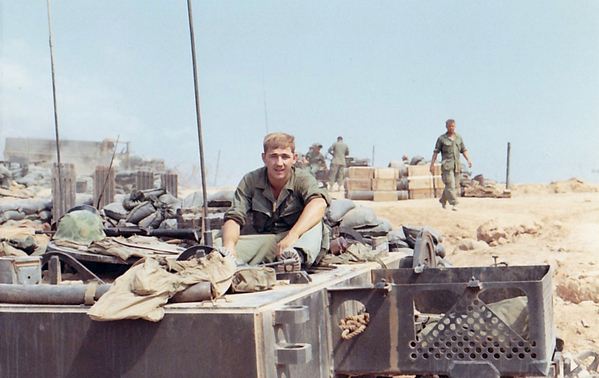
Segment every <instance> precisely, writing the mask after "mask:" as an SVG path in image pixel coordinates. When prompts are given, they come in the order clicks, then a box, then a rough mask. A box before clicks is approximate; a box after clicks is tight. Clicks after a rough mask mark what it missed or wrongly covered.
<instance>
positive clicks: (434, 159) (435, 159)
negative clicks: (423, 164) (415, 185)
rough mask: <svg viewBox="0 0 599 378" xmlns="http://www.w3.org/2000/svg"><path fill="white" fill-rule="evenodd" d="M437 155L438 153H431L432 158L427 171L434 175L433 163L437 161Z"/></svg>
mask: <svg viewBox="0 0 599 378" xmlns="http://www.w3.org/2000/svg"><path fill="white" fill-rule="evenodd" d="M437 155H439V153H438V152H437V151H435V152H433V157H432V158H431V166H430V168H429V170H430V171H431V173H432V174H433V175H434V174H435V162H436V161H437Z"/></svg>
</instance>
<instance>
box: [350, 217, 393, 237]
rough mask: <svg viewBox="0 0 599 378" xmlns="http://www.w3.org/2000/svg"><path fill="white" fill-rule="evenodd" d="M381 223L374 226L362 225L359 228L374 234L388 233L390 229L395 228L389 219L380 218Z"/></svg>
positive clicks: (360, 230) (361, 230) (358, 229)
mask: <svg viewBox="0 0 599 378" xmlns="http://www.w3.org/2000/svg"><path fill="white" fill-rule="evenodd" d="M378 222H379V224H378V225H376V226H374V227H361V228H357V229H356V230H357V231H358V232H368V233H373V234H387V233H388V232H389V231H391V230H392V229H393V225H392V224H391V222H390V221H389V220H388V219H385V218H379V219H378Z"/></svg>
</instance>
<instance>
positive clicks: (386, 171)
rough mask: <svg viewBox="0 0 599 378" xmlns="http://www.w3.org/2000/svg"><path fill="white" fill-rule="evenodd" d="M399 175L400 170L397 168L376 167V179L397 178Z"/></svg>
mask: <svg viewBox="0 0 599 378" xmlns="http://www.w3.org/2000/svg"><path fill="white" fill-rule="evenodd" d="M398 177H399V171H398V170H397V169H396V168H375V169H374V178H375V179H394V180H397V178H398Z"/></svg>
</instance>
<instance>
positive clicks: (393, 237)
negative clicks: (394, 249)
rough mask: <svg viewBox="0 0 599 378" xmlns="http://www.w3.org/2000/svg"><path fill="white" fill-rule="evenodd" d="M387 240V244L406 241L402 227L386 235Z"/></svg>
mask: <svg viewBox="0 0 599 378" xmlns="http://www.w3.org/2000/svg"><path fill="white" fill-rule="evenodd" d="M387 238H388V239H389V242H395V241H398V240H406V235H405V234H404V232H403V227H401V228H398V229H396V230H393V231H390V232H389V233H388V234H387Z"/></svg>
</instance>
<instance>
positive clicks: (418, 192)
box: [409, 188, 443, 199]
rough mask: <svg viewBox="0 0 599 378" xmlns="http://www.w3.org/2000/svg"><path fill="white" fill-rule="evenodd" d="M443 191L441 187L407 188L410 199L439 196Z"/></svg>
mask: <svg viewBox="0 0 599 378" xmlns="http://www.w3.org/2000/svg"><path fill="white" fill-rule="evenodd" d="M441 193H443V189H442V188H441V189H436V190H435V191H433V189H413V190H409V196H410V199H425V198H439V197H441Z"/></svg>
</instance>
